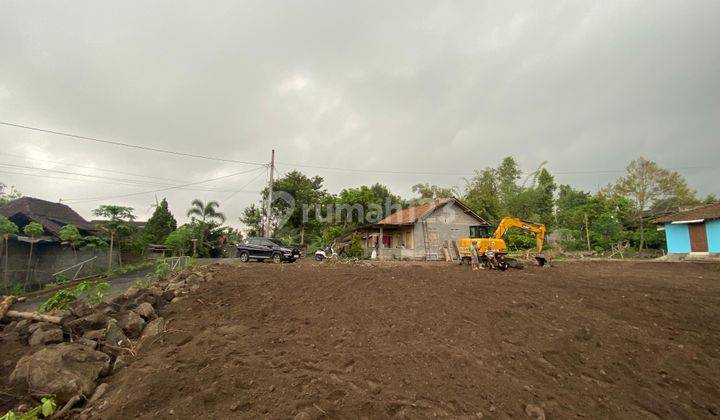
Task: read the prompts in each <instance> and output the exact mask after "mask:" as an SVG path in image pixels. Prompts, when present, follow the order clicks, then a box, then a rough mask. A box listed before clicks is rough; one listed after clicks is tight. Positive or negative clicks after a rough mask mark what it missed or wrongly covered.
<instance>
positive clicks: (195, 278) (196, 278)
mask: <svg viewBox="0 0 720 420" xmlns="http://www.w3.org/2000/svg"><path fill="white" fill-rule="evenodd" d="M201 281H203V278H202V277H200V276H198V275H197V274H195V273H192V274H191V275H189V276H188V277H187V278H186V279H185V283H186V284H198V283H200V282H201Z"/></svg>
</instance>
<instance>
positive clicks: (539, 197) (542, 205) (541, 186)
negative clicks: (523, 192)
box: [535, 168, 557, 229]
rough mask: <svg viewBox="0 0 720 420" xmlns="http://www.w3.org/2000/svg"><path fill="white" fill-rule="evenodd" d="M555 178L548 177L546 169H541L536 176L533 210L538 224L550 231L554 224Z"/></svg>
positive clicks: (548, 173)
mask: <svg viewBox="0 0 720 420" xmlns="http://www.w3.org/2000/svg"><path fill="white" fill-rule="evenodd" d="M556 189H557V185H555V178H553V176H552V175H550V172H548V170H547V169H545V168H542V169H541V170H540V173H539V174H538V176H537V186H536V187H535V210H536V213H537V215H538V218H539V220H538V221H539V222H541V223H544V224H545V225H546V226H547V227H548V229H550V228H551V227H552V226H553V225H554V224H555V223H554V222H555V217H554V214H555V212H554V210H555V190H556Z"/></svg>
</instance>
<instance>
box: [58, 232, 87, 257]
mask: <svg viewBox="0 0 720 420" xmlns="http://www.w3.org/2000/svg"><path fill="white" fill-rule="evenodd" d="M60 240H61V241H62V243H64V244H67V245H70V248H72V250H73V253H74V254H75V262H77V249H78V248H79V247H80V246H82V243H83V238H82V235H80V231H79V230H78V228H76V227H75V226H73V225H65V226H63V227H62V228H60Z"/></svg>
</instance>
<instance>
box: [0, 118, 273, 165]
mask: <svg viewBox="0 0 720 420" xmlns="http://www.w3.org/2000/svg"><path fill="white" fill-rule="evenodd" d="M0 124H2V125H7V126H9V127H16V128H24V129H26V130H32V131H39V132H42V133H48V134H55V135H58V136H65V137H70V138H74V139H79V140H87V141H94V142H97V143H104V144H112V145H114V146H122V147H129V148H133V149H140V150H146V151H150V152H158V153H166V154H169V155H177V156H184V157H191V158H197V159H205V160H216V161H219V162H231V163H242V164H245V165H256V166H265V165H266V164H264V163H258V162H248V161H243V160H236V159H227V158H221V157H216V156H205V155H197V154H194V153H185V152H177V151H175V150H167V149H160V148H157V147H150V146H142V145H138V144H130V143H123V142H120V141H115V140H103V139H99V138H96V137H88V136H81V135H78V134H71V133H64V132H62V131H55V130H48V129H45V128H39V127H32V126H29V125H22V124H16V123H11V122H7V121H0Z"/></svg>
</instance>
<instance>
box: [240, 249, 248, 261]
mask: <svg viewBox="0 0 720 420" xmlns="http://www.w3.org/2000/svg"><path fill="white" fill-rule="evenodd" d="M239 258H240V262H248V261H249V260H250V255H248V253H247V252H244V251H243V252H241V253H240V257H239Z"/></svg>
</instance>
